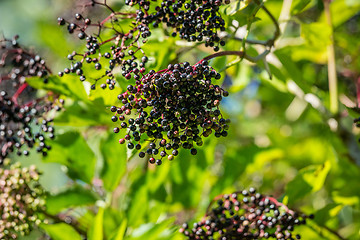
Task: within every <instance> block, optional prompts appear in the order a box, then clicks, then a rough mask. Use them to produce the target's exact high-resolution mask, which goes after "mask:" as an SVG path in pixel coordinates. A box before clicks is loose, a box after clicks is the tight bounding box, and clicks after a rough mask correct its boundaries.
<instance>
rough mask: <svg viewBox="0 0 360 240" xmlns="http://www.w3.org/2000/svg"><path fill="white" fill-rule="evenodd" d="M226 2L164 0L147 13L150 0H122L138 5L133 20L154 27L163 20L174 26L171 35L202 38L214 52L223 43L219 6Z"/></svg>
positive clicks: (190, 38)
mask: <svg viewBox="0 0 360 240" xmlns="http://www.w3.org/2000/svg"><path fill="white" fill-rule="evenodd" d="M229 3H230V1H229V0H225V1H223V0H209V1H203V0H163V1H161V4H159V5H157V6H156V7H155V8H154V9H155V12H154V13H150V14H148V10H149V9H150V1H146V0H139V1H135V0H127V1H125V4H127V5H131V6H134V5H138V7H139V10H138V11H137V13H136V14H137V16H136V19H138V20H139V21H141V22H142V23H144V24H147V25H149V24H152V26H153V27H158V26H159V25H161V23H164V24H165V25H166V26H167V27H171V28H172V29H173V32H172V34H171V35H172V36H173V37H175V36H176V35H177V34H179V36H180V38H181V39H184V40H187V41H189V42H195V41H198V42H202V41H205V46H210V47H213V49H214V51H218V50H219V45H221V46H224V45H225V41H223V40H221V39H220V37H219V34H218V33H219V31H225V21H224V19H223V18H222V17H221V15H220V13H219V7H220V6H221V5H223V4H229ZM151 4H153V3H152V2H151Z"/></svg>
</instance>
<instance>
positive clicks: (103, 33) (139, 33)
mask: <svg viewBox="0 0 360 240" xmlns="http://www.w3.org/2000/svg"><path fill="white" fill-rule="evenodd" d="M91 5H103V6H106V7H107V8H108V9H110V10H111V14H110V15H109V16H108V17H106V18H105V19H104V20H102V21H101V22H97V23H94V22H95V21H94V20H90V18H85V17H83V16H82V15H81V14H80V13H76V14H75V17H74V21H71V22H70V21H66V20H65V19H64V18H61V17H59V18H58V24H59V25H60V26H63V25H64V26H65V25H66V26H67V30H68V32H69V33H70V34H73V33H77V37H78V38H79V39H80V40H82V41H84V43H85V47H86V50H85V51H84V52H82V53H79V52H75V51H74V52H72V53H71V54H69V55H68V57H67V58H68V59H69V60H70V61H72V64H71V66H70V67H68V68H65V69H64V71H62V72H59V76H63V75H64V74H69V73H75V74H76V75H78V76H79V78H80V80H81V81H85V80H87V81H89V82H90V83H91V84H92V85H91V90H95V89H96V86H97V84H98V83H99V84H100V87H101V88H102V89H105V88H109V89H110V90H112V89H114V88H115V84H116V80H115V76H114V74H113V70H114V69H116V68H117V67H119V68H121V71H122V75H123V76H124V77H125V78H126V79H130V78H131V74H132V73H134V72H135V73H139V72H141V73H143V72H145V63H146V62H147V61H148V58H147V57H146V55H145V53H144V52H143V50H142V49H141V46H142V44H144V43H146V41H147V38H148V37H149V36H150V35H151V33H150V31H149V28H148V26H147V25H146V24H143V23H141V22H140V21H138V19H135V16H136V14H133V13H119V12H115V11H114V10H113V9H112V8H111V7H110V6H108V5H107V4H106V3H98V2H95V1H92V4H91ZM132 18H133V19H134V21H132V22H131V23H130V25H131V26H130V29H129V30H127V31H124V30H123V29H122V28H121V26H120V24H118V23H119V22H120V21H123V20H125V19H132ZM92 31H93V32H92ZM104 38H105V39H104ZM84 65H92V66H93V68H94V69H96V70H97V71H100V70H101V69H102V73H101V74H98V75H97V76H94V75H93V76H91V78H90V77H89V76H86V75H85V73H84V72H85V71H84V70H83V67H84ZM103 65H104V66H103Z"/></svg>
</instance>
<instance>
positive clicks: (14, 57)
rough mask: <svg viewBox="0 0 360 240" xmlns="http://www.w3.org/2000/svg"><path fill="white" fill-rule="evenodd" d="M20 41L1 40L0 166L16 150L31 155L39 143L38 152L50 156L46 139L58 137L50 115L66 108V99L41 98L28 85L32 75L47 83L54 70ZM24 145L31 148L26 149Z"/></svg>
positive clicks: (55, 97)
mask: <svg viewBox="0 0 360 240" xmlns="http://www.w3.org/2000/svg"><path fill="white" fill-rule="evenodd" d="M16 39H17V37H15V38H14V39H13V40H7V39H4V40H1V41H0V42H1V44H2V48H1V50H0V51H1V65H0V70H1V71H0V87H1V89H2V90H1V91H0V164H1V163H2V162H3V160H4V159H5V158H6V157H7V155H8V154H9V153H11V152H14V151H16V153H17V154H18V155H22V154H23V155H29V151H28V148H33V147H34V146H35V143H38V147H37V151H38V152H40V153H42V154H43V155H47V151H48V150H50V148H51V147H50V146H49V145H48V144H46V142H45V140H46V137H49V138H54V128H53V126H51V125H50V124H49V123H50V122H52V120H53V117H52V116H51V115H53V114H52V113H50V112H52V110H53V109H54V111H57V110H60V109H61V106H62V105H63V100H60V99H58V96H56V95H54V94H52V93H49V94H47V95H45V96H43V97H37V96H36V94H37V91H36V90H35V89H33V88H31V87H30V86H28V84H27V83H26V82H25V80H26V78H27V77H31V76H39V77H42V78H43V80H44V82H46V81H47V78H46V77H47V75H48V73H49V72H50V70H49V69H48V68H47V67H46V65H45V61H44V60H42V59H41V58H40V57H39V56H38V55H34V54H32V53H30V52H28V51H26V50H24V49H23V48H22V47H20V46H19V44H18V42H17V41H16ZM33 123H35V124H36V125H38V126H39V127H35V126H34V124H33ZM37 128H38V129H37ZM24 145H26V146H27V147H28V148H27V149H24V148H23V146H24Z"/></svg>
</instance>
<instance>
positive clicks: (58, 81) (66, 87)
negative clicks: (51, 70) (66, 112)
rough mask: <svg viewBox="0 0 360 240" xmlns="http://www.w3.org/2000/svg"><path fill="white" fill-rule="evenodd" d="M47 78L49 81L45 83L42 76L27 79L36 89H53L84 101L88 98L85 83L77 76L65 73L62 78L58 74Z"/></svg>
mask: <svg viewBox="0 0 360 240" xmlns="http://www.w3.org/2000/svg"><path fill="white" fill-rule="evenodd" d="M47 79H48V83H44V81H43V79H42V78H39V77H31V78H28V79H26V82H27V83H28V84H29V85H30V86H32V87H33V88H36V89H45V90H49V91H53V92H55V93H58V94H61V95H65V96H67V97H70V98H73V99H80V100H83V101H87V100H88V96H87V94H86V92H85V88H84V85H83V84H82V83H81V82H80V80H79V79H76V77H74V76H70V75H65V76H63V77H61V78H60V77H58V76H55V75H52V76H49V77H48V78H47Z"/></svg>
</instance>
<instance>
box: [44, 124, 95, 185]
mask: <svg viewBox="0 0 360 240" xmlns="http://www.w3.org/2000/svg"><path fill="white" fill-rule="evenodd" d="M51 146H52V149H51V151H49V154H48V156H47V157H45V158H44V161H45V162H57V163H60V164H63V165H65V166H66V167H67V168H68V175H69V176H70V177H72V178H74V179H80V180H82V181H84V182H86V183H89V184H90V183H91V180H92V178H93V176H94V171H95V163H96V159H95V154H94V153H93V151H92V150H91V148H90V147H89V146H88V145H87V143H86V141H85V140H84V138H83V137H82V136H81V134H80V133H79V132H74V131H70V132H66V133H64V134H61V135H57V138H56V139H55V140H54V141H53V142H52V145H51Z"/></svg>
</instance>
